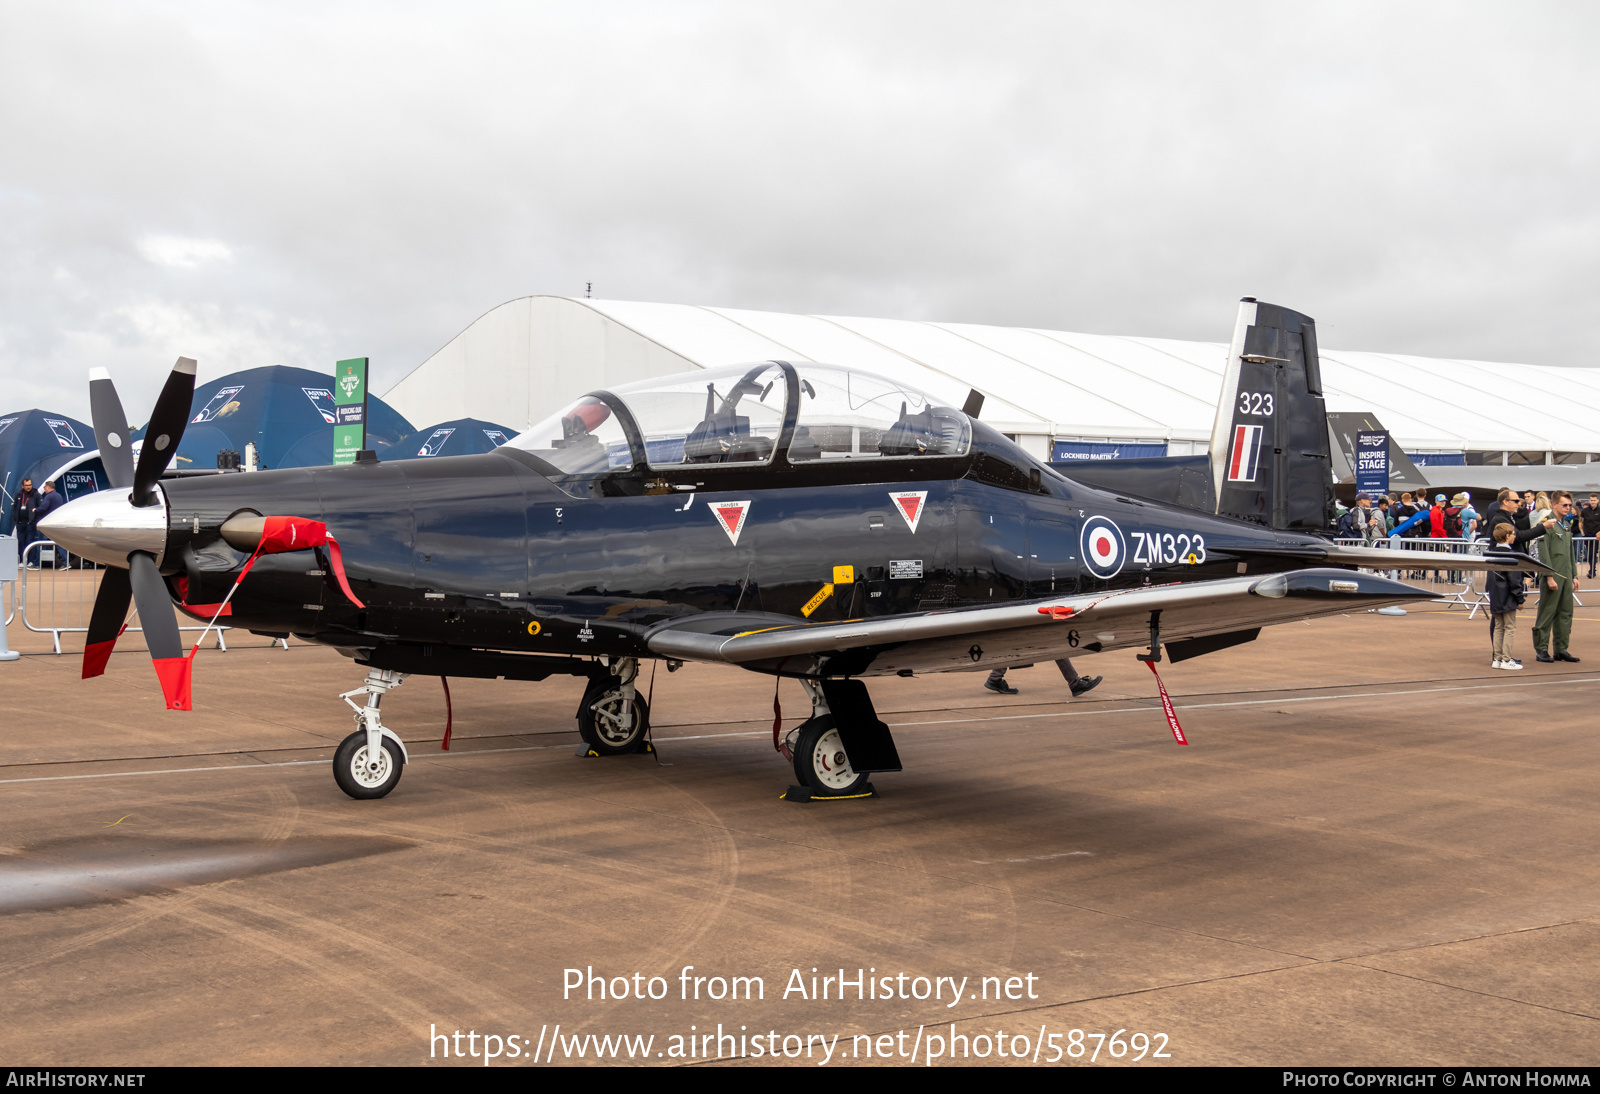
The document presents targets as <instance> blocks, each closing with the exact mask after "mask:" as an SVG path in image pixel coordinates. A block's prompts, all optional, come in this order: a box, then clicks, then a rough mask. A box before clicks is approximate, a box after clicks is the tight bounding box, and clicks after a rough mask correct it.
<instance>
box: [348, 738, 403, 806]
mask: <svg viewBox="0 0 1600 1094" xmlns="http://www.w3.org/2000/svg"><path fill="white" fill-rule="evenodd" d="M383 752H384V755H383V758H382V759H380V760H379V761H378V762H379V767H378V770H377V771H376V772H373V771H370V770H366V768H365V765H366V758H367V731H366V730H364V729H358V730H356V731H355V732H354V733H352V734H350V736H348V737H346V738H345V739H344V740H343V741H341V742H339V750H338V751H337V752H335V753H334V754H333V781H334V782H336V783H338V784H339V789H340V790H343V791H344V792H345V793H346V794H349V795H350V796H351V797H352V798H357V799H360V800H366V799H369V798H381V797H383V796H384V795H385V794H387V793H389V791H391V790H393V789H394V788H395V786H396V785H397V784H398V783H399V782H400V774H401V771H402V769H403V768H404V767H405V762H406V761H405V757H404V756H402V755H401V753H400V746H399V745H397V744H395V743H394V742H393V741H391V740H390V739H389V738H387V737H385V738H383Z"/></svg>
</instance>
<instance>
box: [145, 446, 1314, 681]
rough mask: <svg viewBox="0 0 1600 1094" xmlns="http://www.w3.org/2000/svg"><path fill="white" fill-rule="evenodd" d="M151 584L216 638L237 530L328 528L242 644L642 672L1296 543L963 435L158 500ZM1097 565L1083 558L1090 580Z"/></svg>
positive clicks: (268, 590) (229, 484)
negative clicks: (633, 666)
mask: <svg viewBox="0 0 1600 1094" xmlns="http://www.w3.org/2000/svg"><path fill="white" fill-rule="evenodd" d="M163 488H164V490H165V493H166V499H167V505H168V538H167V543H166V550H165V552H164V555H163V561H162V569H163V572H164V573H165V574H167V575H168V581H169V585H170V587H171V589H172V591H173V593H174V597H175V599H177V600H179V601H180V606H183V605H187V606H189V607H188V610H189V611H190V612H191V614H193V615H195V616H196V617H206V618H208V617H209V611H208V609H207V608H206V607H205V606H206V605H211V604H215V603H217V602H219V601H221V600H222V598H223V597H224V596H225V595H226V593H227V591H228V589H229V587H230V586H231V585H232V583H233V580H234V577H235V576H236V575H237V573H238V569H239V567H240V566H241V565H242V564H243V563H244V561H245V560H246V558H247V553H246V552H244V551H240V550H236V549H234V548H232V547H230V546H229V545H228V544H227V543H225V542H223V541H222V539H221V538H220V536H219V534H218V530H219V529H220V527H221V525H222V523H223V522H224V521H225V520H227V519H228V518H229V517H230V516H232V515H234V514H236V513H239V512H241V511H250V510H253V511H255V512H257V513H261V514H275V513H276V514H293V515H296V516H301V517H309V518H312V519H316V520H320V521H323V522H325V523H326V524H327V525H328V528H329V531H330V532H331V533H333V534H334V535H335V536H336V537H337V538H338V540H339V542H340V544H341V545H342V548H343V555H344V560H345V565H346V568H347V570H348V573H349V577H350V581H351V584H352V586H353V588H354V589H355V591H356V594H357V596H358V597H359V598H360V600H361V601H362V603H363V605H364V607H362V608H359V609H358V608H356V607H355V606H354V605H353V604H351V603H349V602H348V601H347V600H346V599H345V598H344V596H343V595H342V593H341V592H340V591H339V589H338V587H337V585H336V584H335V582H334V580H333V578H332V576H331V574H330V573H329V572H328V564H327V562H328V560H327V559H326V557H325V556H324V555H323V554H322V553H321V552H320V550H319V551H318V552H317V553H312V552H306V551H302V552H294V553H289V554H280V555H269V556H265V557H263V558H262V559H261V560H260V561H259V562H258V563H257V565H256V567H255V568H254V569H253V570H252V571H251V574H250V576H249V578H248V579H247V580H246V581H245V582H244V584H243V585H242V586H241V587H240V589H239V591H238V592H237V594H236V595H235V596H234V598H233V601H232V604H231V606H230V607H231V613H232V614H231V617H230V618H229V619H228V620H227V622H229V623H231V624H232V625H234V626H239V627H246V628H249V629H252V630H257V631H262V632H266V633H272V634H295V635H300V636H302V637H305V638H308V639H312V640H316V641H322V642H328V643H331V644H336V645H347V646H363V645H374V644H382V643H394V642H403V643H422V644H436V645H442V646H449V647H456V648H459V649H486V650H504V651H513V652H525V653H545V654H563V655H569V656H570V655H576V656H592V655H599V654H605V655H611V656H640V655H644V654H645V653H646V651H645V648H644V645H643V636H644V635H645V634H646V633H647V632H648V631H649V630H650V628H652V627H653V626H656V625H659V624H661V623H663V622H667V621H672V620H679V619H683V618H685V617H687V616H693V615H699V614H702V613H719V614H720V613H738V614H739V615H740V616H743V617H747V621H748V627H747V628H746V629H757V628H760V627H762V626H772V625H780V624H784V623H794V622H797V621H805V622H812V623H816V622H834V621H838V620H842V619H853V618H862V617H865V618H870V617H875V616H884V615H893V614H899V613H907V612H918V611H928V610H932V609H950V608H960V607H966V606H976V605H990V604H999V603H1003V602H1006V601H1012V600H1021V599H1031V598H1045V597H1050V596H1060V595H1067V594H1073V593H1083V592H1092V591H1094V590H1097V589H1112V588H1123V587H1131V586H1138V585H1145V584H1163V583H1167V582H1173V581H1193V580H1202V579H1207V578H1216V577H1225V576H1234V575H1236V574H1239V573H1252V574H1254V573H1267V572H1272V571H1277V570H1285V569H1292V568H1294V567H1295V566H1296V565H1301V564H1303V563H1297V562H1295V561H1294V560H1293V559H1292V558H1286V557H1285V556H1284V555H1282V554H1281V553H1260V552H1263V551H1277V552H1281V551H1282V550H1283V549H1284V548H1286V547H1290V548H1292V547H1294V546H1297V545H1310V544H1313V543H1315V542H1316V541H1315V540H1313V539H1312V538H1311V537H1307V536H1300V535H1293V534H1288V533H1282V532H1273V531H1270V530H1268V529H1264V528H1258V527H1255V526H1252V525H1249V524H1246V523H1243V522H1240V521H1235V520H1230V519H1226V518H1218V517H1215V516H1212V515H1208V514H1205V513H1200V512H1195V511H1191V510H1184V509H1175V508H1172V507H1169V506H1162V505H1158V504H1156V503H1151V502H1142V501H1140V500H1138V499H1136V498H1127V497H1118V496H1115V495H1111V494H1107V493H1105V492H1103V491H1099V490H1095V489H1093V488H1090V487H1086V486H1082V485H1080V484H1077V483H1074V482H1071V481H1069V480H1067V479H1064V478H1062V477H1061V476H1059V475H1058V474H1057V473H1055V472H1054V471H1052V470H1050V469H1049V468H1048V467H1046V466H1044V465H1042V464H1040V463H1038V462H1037V461H1035V460H1033V459H1032V458H1031V457H1029V456H1028V455H1027V454H1026V453H1025V452H1023V451H1022V450H1021V449H1020V448H1019V447H1018V446H1016V445H1015V444H1013V443H1012V442H1010V441H1008V440H1007V439H1006V438H1004V437H1002V436H1000V435H999V434H998V433H995V432H994V431H992V430H989V429H987V428H986V427H983V426H982V425H981V424H979V423H973V437H972V445H971V450H970V451H969V452H967V453H966V454H964V455H961V456H957V457H924V458H921V459H911V460H904V461H877V462H865V461H858V462H854V463H851V462H848V461H839V462H834V463H821V464H815V463H814V464H810V465H806V466H793V465H784V464H782V463H779V465H778V466H771V465H763V466H742V465H740V464H737V463H735V464H719V465H701V466H685V467H681V468H670V469H662V468H645V469H628V470H620V471H609V472H606V473H605V474H602V475H599V476H590V477H588V478H587V479H585V480H584V481H582V482H574V481H571V478H570V477H563V476H559V475H554V476H553V475H550V474H548V469H547V468H541V467H540V466H538V461H537V460H532V459H529V458H527V457H526V456H525V455H524V454H523V453H521V452H518V451H516V450H514V449H511V448H502V449H500V450H499V451H497V452H494V453H489V454H485V455H478V456H461V457H450V458H434V459H428V460H411V461H399V462H388V463H367V464H354V465H348V466H342V467H326V468H310V469H297V470H282V471H267V472H257V473H252V474H231V475H220V476H214V477H206V478H197V479H181V480H168V481H166V482H164V483H163ZM1086 555H1088V556H1089V557H1086Z"/></svg>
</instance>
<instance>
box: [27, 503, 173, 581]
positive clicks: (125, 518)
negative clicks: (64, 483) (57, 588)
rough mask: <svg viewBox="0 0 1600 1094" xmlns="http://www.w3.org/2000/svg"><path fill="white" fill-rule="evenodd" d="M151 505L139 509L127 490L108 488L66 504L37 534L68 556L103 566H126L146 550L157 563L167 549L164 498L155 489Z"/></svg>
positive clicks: (53, 514)
mask: <svg viewBox="0 0 1600 1094" xmlns="http://www.w3.org/2000/svg"><path fill="white" fill-rule="evenodd" d="M156 496H157V498H158V499H159V500H158V503H157V504H155V505H147V506H144V507H143V508H140V507H138V506H136V505H134V504H133V502H131V501H129V500H128V491H127V490H126V489H122V490H118V489H116V488H115V487H112V488H111V489H109V490H101V491H98V492H96V493H93V494H88V495H86V496H84V497H81V498H78V499H76V500H75V501H69V502H67V504H65V505H63V506H62V507H61V508H59V509H57V510H56V511H55V512H54V513H51V514H50V515H49V516H47V517H45V518H44V519H43V520H41V521H40V522H39V525H38V528H39V531H40V532H41V533H43V534H44V535H47V536H49V537H50V538H51V539H52V540H54V541H55V542H56V543H59V544H60V545H61V546H62V547H65V548H66V549H67V551H68V552H70V553H71V554H75V555H82V556H83V557H84V558H87V559H92V560H93V561H95V562H99V563H102V564H104V565H106V566H120V567H121V568H122V569H124V570H125V569H127V568H128V555H129V554H130V553H131V552H133V551H146V552H148V553H149V554H151V555H154V556H155V560H156V565H158V566H159V565H160V564H161V556H162V555H163V554H164V553H165V552H166V549H167V499H166V495H165V494H164V493H162V492H161V491H160V490H157V491H156Z"/></svg>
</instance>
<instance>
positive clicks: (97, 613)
mask: <svg viewBox="0 0 1600 1094" xmlns="http://www.w3.org/2000/svg"><path fill="white" fill-rule="evenodd" d="M194 378H195V363H194V361H192V360H191V359H189V358H188V357H180V358H178V363H177V364H176V365H174V366H173V367H172V373H171V375H169V376H168V377H167V382H166V386H164V387H163V388H162V389H161V395H160V397H159V398H158V399H157V400H156V405H155V410H154V412H153V413H152V414H151V415H150V425H149V427H148V428H147V429H146V430H145V439H144V447H143V449H142V450H141V451H140V453H139V460H138V464H137V466H135V463H134V459H133V445H132V443H131V440H130V438H129V436H128V418H127V415H126V414H124V413H123V410H122V400H121V399H120V398H118V397H117V389H116V387H115V385H113V384H112V382H111V376H110V374H108V373H107V372H106V371H105V370H104V369H98V368H97V369H94V370H92V371H91V372H90V373H89V407H90V413H91V415H92V417H93V418H94V435H95V440H96V441H97V442H98V444H99V446H100V459H101V462H102V463H103V464H104V465H105V469H106V478H107V479H108V480H110V483H111V487H110V489H108V490H102V491H100V492H98V493H94V494H90V495H88V496H86V497H82V498H79V499H77V500H75V501H71V502H68V503H67V504H66V505H63V506H62V507H61V508H59V509H57V510H56V511H55V512H54V513H51V514H50V515H49V516H48V517H46V518H45V519H44V520H42V521H40V522H39V531H41V532H43V533H44V534H45V535H47V536H49V537H50V538H51V539H52V540H54V541H55V542H57V543H59V544H61V545H62V546H63V547H65V548H66V549H67V550H68V551H71V552H73V553H74V554H79V555H82V556H83V557H85V558H89V559H92V560H94V561H96V562H101V563H104V564H105V565H106V567H107V569H106V571H105V573H104V575H103V576H102V578H101V582H100V592H99V594H98V595H97V596H96V597H95V602H94V611H93V612H92V613H91V615H90V618H89V633H88V635H87V642H86V644H85V646H84V650H83V675H84V678H85V679H87V678H89V677H91V676H99V675H100V674H101V673H103V672H104V671H105V667H106V661H107V660H108V659H109V658H110V657H111V651H112V649H113V648H114V647H115V646H116V643H117V638H118V636H119V635H121V633H122V630H123V626H124V622H125V621H126V619H127V616H128V604H129V602H130V600H131V601H132V602H133V603H135V604H137V605H138V608H139V622H140V624H141V625H142V626H143V627H144V638H145V644H146V645H147V646H148V647H149V649H150V658H151V660H152V661H153V662H154V665H155V670H156V675H157V676H158V677H159V678H160V680H161V691H162V694H163V695H165V697H166V700H167V707H168V708H169V709H172V710H188V709H189V708H190V698H189V661H188V659H187V658H185V657H184V655H183V642H182V639H181V638H180V637H179V635H178V617H177V612H176V611H175V610H174V608H173V606H172V597H171V596H170V595H169V594H168V592H167V585H166V582H165V581H163V580H162V577H161V569H160V563H161V556H162V554H163V552H164V551H165V550H166V542H167V511H166V510H167V507H166V501H165V498H164V497H163V496H162V494H161V491H160V490H159V489H158V488H157V486H156V482H157V480H158V479H160V478H161V473H162V472H163V471H165V470H166V467H167V464H168V463H169V462H170V461H171V459H172V455H173V453H174V452H175V451H176V450H177V447H178V442H179V441H180V440H182V439H183V430H184V426H185V425H186V424H188V420H189V409H190V405H191V404H192V403H193V401H194Z"/></svg>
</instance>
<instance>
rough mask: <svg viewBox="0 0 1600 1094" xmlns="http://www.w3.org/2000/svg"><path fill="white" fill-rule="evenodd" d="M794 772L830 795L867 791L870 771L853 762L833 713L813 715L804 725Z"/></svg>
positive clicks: (807, 784) (817, 789)
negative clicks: (835, 723)
mask: <svg viewBox="0 0 1600 1094" xmlns="http://www.w3.org/2000/svg"><path fill="white" fill-rule="evenodd" d="M794 773H795V776H796V777H797V778H798V779H799V780H800V785H801V786H806V787H810V788H811V789H812V790H814V791H816V792H817V793H818V794H824V795H828V796H838V795H844V794H858V793H865V792H866V788H867V778H868V774H869V773H868V772H864V771H857V770H856V769H855V768H853V767H851V766H850V757H849V756H848V755H847V754H846V753H845V750H844V742H843V741H842V740H840V738H839V731H838V730H837V729H835V728H834V727H833V719H832V718H831V717H822V718H813V719H811V720H810V721H808V722H806V723H805V724H804V725H803V726H801V727H800V734H799V737H798V739H797V740H796V741H795V748H794Z"/></svg>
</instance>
